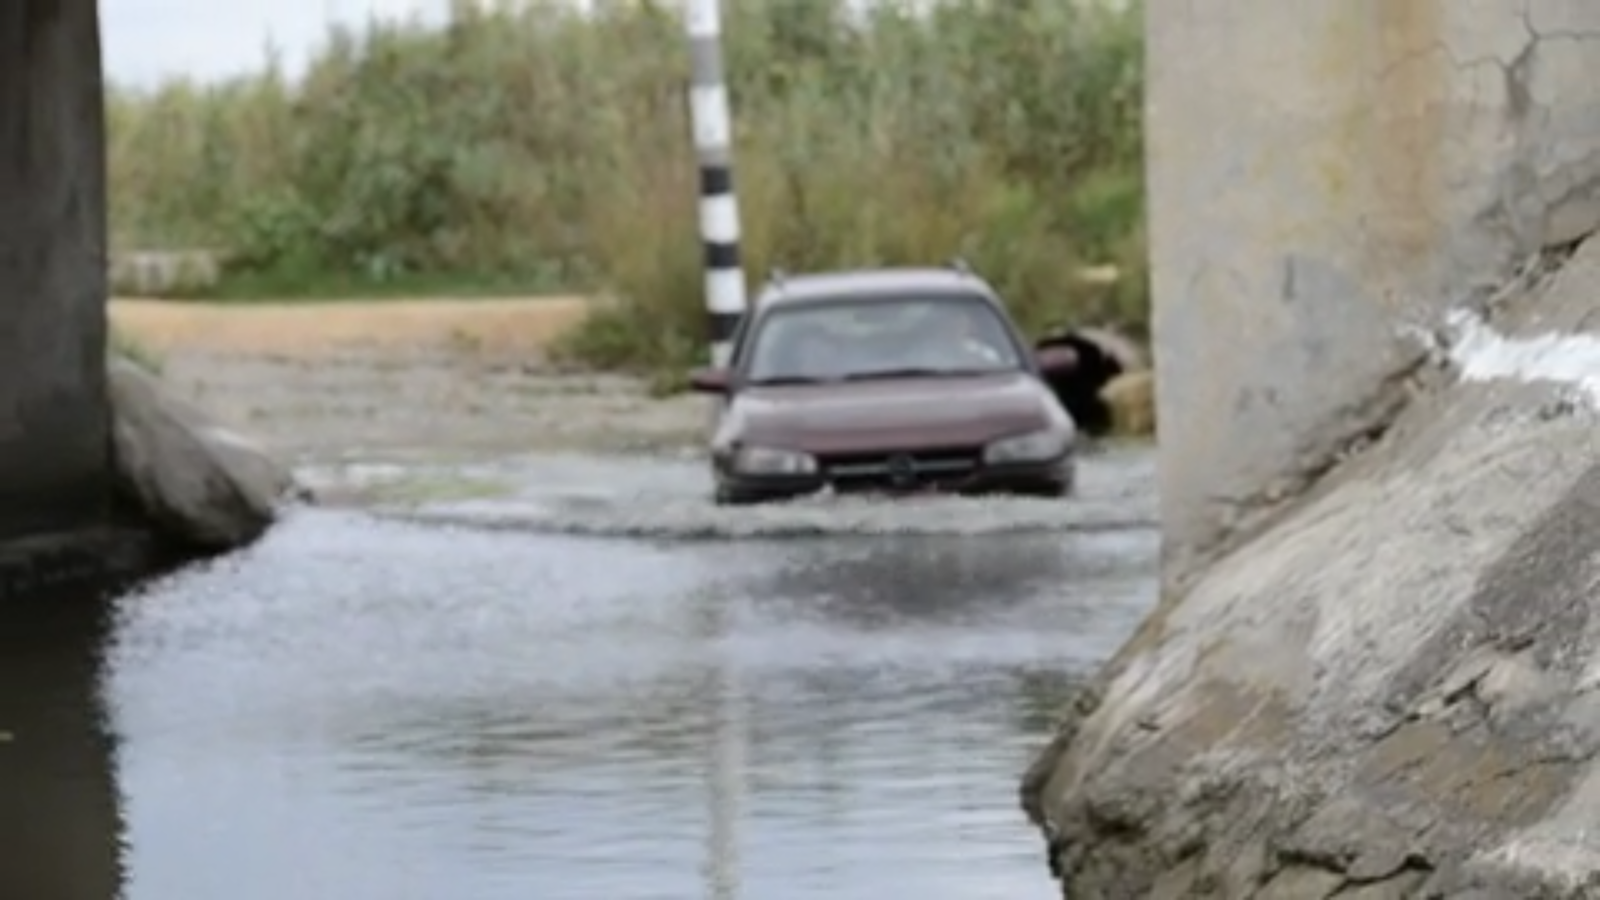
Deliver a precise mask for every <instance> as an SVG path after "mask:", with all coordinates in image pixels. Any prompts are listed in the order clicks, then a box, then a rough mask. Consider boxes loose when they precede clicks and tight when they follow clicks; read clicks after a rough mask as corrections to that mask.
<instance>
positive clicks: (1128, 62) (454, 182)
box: [108, 0, 1146, 365]
mask: <svg viewBox="0 0 1600 900" xmlns="http://www.w3.org/2000/svg"><path fill="white" fill-rule="evenodd" d="M598 6H599V10H598V11H597V12H595V13H594V14H593V15H591V16H588V17H584V16H580V15H578V14H575V13H573V12H571V11H570V9H569V8H568V7H567V6H565V5H563V4H558V3H541V2H537V0H534V2H526V3H520V4H515V5H510V4H506V3H498V4H494V5H487V4H482V3H477V2H471V0H457V2H456V3H455V6H454V10H453V13H452V15H451V18H450V21H449V22H448V24H447V25H446V26H444V27H442V28H430V27H427V26H424V25H422V24H420V23H417V22H402V21H375V22H372V23H370V24H368V25H367V26H366V27H365V28H363V29H359V30H351V29H335V30H333V31H332V32H331V33H330V35H329V39H328V43H327V45H326V48H325V49H324V50H323V51H322V52H321V53H320V54H319V55H318V56H317V57H316V58H315V59H314V61H313V63H312V64H311V66H310V68H309V70H308V72H307V73H306V74H305V75H304V77H303V78H299V79H293V80H291V79H289V78H287V77H285V75H284V74H283V73H282V71H281V69H280V67H279V66H278V65H276V63H275V62H274V61H273V60H271V59H269V60H267V61H266V63H265V64H264V65H263V67H262V69H261V71H260V72H259V73H258V74H256V75H253V76H251V77H248V78H243V79H239V80H234V81H231V82H227V83H224V84H215V85H197V84H190V83H171V84H167V85H164V86H162V87H160V88H158V89H156V90H153V91H146V92H134V91H129V90H122V89H117V90H114V91H113V92H112V97H111V99H110V101H109V110H108V118H109V125H110V134H111V150H110V157H111V175H112V189H113V210H112V220H113V222H112V226H113V235H114V240H115V242H116V243H117V244H119V245H120V246H123V247H132V246H188V247H193V246H211V247H218V248H220V249H223V250H225V251H227V252H228V253H229V254H230V268H229V271H230V272H231V273H232V277H233V278H234V279H236V280H237V279H247V280H249V279H254V282H255V283H260V284H266V285H271V286H273V288H274V289H277V290H282V291H299V292H311V291H316V290H318V289H319V286H321V285H325V284H328V283H340V284H348V283H349V282H351V281H352V280H354V281H357V282H361V283H366V284H369V285H371V286H373V287H374V288H378V287H381V286H382V285H384V284H393V283H396V282H399V281H403V280H405V279H407V278H415V277H422V278H429V279H434V280H435V281H437V280H438V279H440V278H446V279H458V280H459V281H460V282H462V283H463V284H469V283H481V282H491V283H494V284H500V285H512V284H517V285H523V286H526V287H528V288H530V289H532V288H551V289H556V288H559V289H566V290H586V291H594V292H596V293H597V294H600V295H603V296H606V297H609V298H611V299H612V301H613V302H612V303H610V304H608V305H606V306H604V307H602V308H601V309H600V311H599V313H598V314H597V315H596V316H595V317H593V319H592V321H591V322H590V323H589V325H588V326H587V327H585V328H584V329H583V330H582V332H581V333H580V334H579V335H577V336H576V337H575V339H574V341H573V343H572V347H571V349H573V350H575V351H576V352H579V353H581V354H582V355H583V356H585V357H586V358H587V359H589V360H590V361H592V362H595V363H600V364H610V365H625V364H626V365H658V364H665V363H674V364H675V363H680V362H683V361H685V360H686V359H687V358H688V357H689V356H690V355H692V354H693V353H694V352H696V351H697V349H698V348H699V346H700V345H701V343H702V341H701V333H702V328H703V326H702V317H701V302H702V301H701V290H702V287H701V281H700V269H699V266H700V261H699V260H700V256H699V244H698V238H697V236H696V229H695V221H696V212H695V208H696V207H695V205H696V175H695V166H694V157H693V149H692V146H691V144H690V136H689V129H688V118H687V110H686V99H685V90H684V85H685V78H686V74H687V59H686V54H687V50H686V47H685V42H684V38H683V35H682V30H681V27H680V23H679V21H678V19H677V14H676V12H675V11H673V9H671V8H670V7H669V5H668V4H665V3H659V2H652V0H613V2H609V3H600V4H598ZM850 6H851V4H848V3H846V2H843V0H724V9H725V15H726V23H727V34H728V38H727V40H728V45H727V52H728V54H729V65H730V83H731V85H732V89H733V104H734V119H735V124H736V131H737V135H736V140H737V157H736V178H737V183H738V188H739V192H740V200H741V203H742V214H743V218H744V224H745V247H744V249H745V254H746V260H747V261H748V264H749V271H750V272H751V274H752V276H759V275H760V274H761V273H763V272H764V271H766V269H767V268H768V267H769V266H772V265H779V266H782V267H783V268H785V269H788V270H790V271H796V270H804V269H809V268H819V267H836V266H847V265H858V264H892V263H910V262H937V261H942V260H945V259H948V258H950V257H953V256H957V255H959V256H962V257H965V258H966V259H967V260H969V261H970V262H971V263H972V264H973V265H974V266H975V267H978V268H979V269H980V270H981V271H982V272H983V273H984V274H985V275H986V276H988V277H989V278H990V279H991V280H993V281H994V282H995V283H996V285H997V287H999V288H1000V289H1001V290H1002V291H1003V292H1004V293H1005V294H1006V295H1007V296H1008V298H1009V300H1010V301H1011V302H1012V303H1013V305H1014V307H1015V309H1016V310H1017V312H1018V314H1019V316H1020V317H1021V319H1022V320H1023V321H1024V323H1025V324H1026V325H1028V326H1029V327H1040V326H1043V325H1046V324H1049V323H1051V322H1053V321H1056V320H1072V321H1081V320H1085V319H1093V320H1100V321H1106V320H1111V321H1116V322H1120V323H1123V324H1128V325H1132V326H1135V327H1137V326H1140V325H1142V324H1143V321H1144V318H1145V310H1146V282H1145V276H1144V232H1143V223H1142V213H1141V209H1142V187H1143V185H1142V172H1141V164H1140V154H1141V146H1140V132H1139V105H1140V97H1141V89H1142V85H1141V70H1142V59H1141V54H1142V46H1141V28H1140V16H1141V9H1140V7H1139V4H1138V3H1137V2H1134V3H1131V4H1122V3H1109V2H1106V0H942V2H937V3H934V4H932V5H931V7H930V6H929V4H927V3H920V4H916V7H917V8H916V9H913V8H912V6H911V5H903V4H900V3H896V2H892V0H879V2H877V3H875V4H873V5H872V6H871V11H870V12H869V13H867V14H866V15H865V16H864V17H863V16H862V15H859V14H852V13H850V12H849V11H848V10H849V8H850ZM1108 263H1109V264H1115V265H1117V266H1119V268H1120V269H1121V272H1122V277H1121V278H1120V279H1118V280H1117V281H1116V282H1115V283H1114V284H1111V285H1106V284H1094V283H1090V282H1089V281H1087V280H1086V279H1084V278H1082V277H1081V273H1082V270H1083V268H1084V267H1085V266H1088V265H1097V264H1108Z"/></svg>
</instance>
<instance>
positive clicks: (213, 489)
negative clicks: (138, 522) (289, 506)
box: [108, 357, 294, 552]
mask: <svg viewBox="0 0 1600 900" xmlns="http://www.w3.org/2000/svg"><path fill="white" fill-rule="evenodd" d="M108 371H109V378H110V391H111V408H112V419H113V434H114V445H113V446H114V454H115V460H116V475H117V483H118V487H119V492H120V493H121V494H122V496H124V497H125V498H127V499H128V500H130V501H131V502H132V503H133V504H134V505H135V506H136V507H137V511H138V513H139V514H140V516H141V517H142V518H144V519H146V520H147V521H148V522H149V523H150V524H151V525H152V526H153V527H154V528H155V530H156V531H158V532H159V533H160V534H161V536H162V537H164V538H167V539H169V540H170V541H172V542H173V543H174V544H176V545H178V546H180V547H182V548H184V549H187V550H192V551H197V552H215V551H222V550H228V549H232V548H234V547H239V546H243V545H245V544H248V543H250V542H251V541H254V540H255V539H256V538H257V537H259V536H260V535H261V534H262V533H263V532H265V531H266V530H267V529H268V528H269V527H270V526H271V525H272V523H273V522H274V520H275V519H276V517H277V512H278V509H279V508H280V504H281V502H282V501H283V500H284V499H286V498H287V496H288V495H289V493H290V492H291V491H292V490H293V488H294V481H293V478H292V477H291V475H290V474H289V472H288V470H287V469H285V468H284V467H283V466H280V465H279V464H278V463H276V462H275V461H274V460H273V459H272V458H271V457H270V456H268V455H267V454H266V453H265V452H263V451H262V450H261V449H260V448H258V447H256V446H255V445H253V444H251V443H250V442H249V441H247V440H245V439H244V438H242V437H240V436H239V435H237V434H234V433H233V432H230V431H228V430H226V429H224V428H221V427H219V426H217V425H216V424H214V423H212V422H211V421H209V420H208V419H207V417H206V416H205V414H204V413H202V412H200V411H199V410H198V409H196V408H194V407H193V406H191V405H189V404H187V403H184V402H183V401H181V400H179V399H178V398H176V397H173V396H171V395H170V394H168V393H167V392H166V391H165V390H164V389H163V388H162V386H161V384H160V382H159V381H158V380H157V379H156V377H155V376H154V375H152V374H150V373H149V372H147V371H145V370H144V369H142V368H140V367H139V366H138V365H136V364H134V363H132V362H130V361H128V360H125V359H121V358H115V357H114V358H112V359H111V360H110V362H109V364H108Z"/></svg>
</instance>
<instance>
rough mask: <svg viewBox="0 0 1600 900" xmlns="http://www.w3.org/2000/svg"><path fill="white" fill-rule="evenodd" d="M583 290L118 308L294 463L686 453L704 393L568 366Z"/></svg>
mask: <svg viewBox="0 0 1600 900" xmlns="http://www.w3.org/2000/svg"><path fill="white" fill-rule="evenodd" d="M585 309H586V306H585V301H584V300H582V299H581V298H575V297H529V298H512V299H495V300H476V299H470V300H468V299H460V300H458V299H448V298H440V299H418V300H385V301H357V302H339V303H332V302H317V303H304V302H301V303H292V304H287V303H286V304H246V305H220V304H205V303H190V302H166V301H158V300H114V301H113V302H112V304H111V318H112V322H113V325H114V326H115V327H116V328H117V330H118V331H119V332H120V333H121V334H122V335H124V336H125V337H126V338H128V339H130V340H131V341H133V342H134V343H135V344H137V345H138V346H139V347H141V348H142V349H143V350H145V351H147V352H148V354H149V355H150V356H152V357H153V358H154V359H156V360H157V361H158V362H159V364H160V367H161V371H162V376H163V378H164V379H165V380H166V381H167V382H168V383H169V384H170V385H171V386H172V387H173V388H174V389H176V390H177V391H178V392H180V393H181V394H182V395H184V396H186V397H187V398H189V399H191V400H193V401H195V402H196V403H198V404H199V405H201V406H202V407H203V408H205V409H207V410H208V411H210V412H211V413H213V414H214V415H216V416H217V417H218V418H219V419H220V420H222V421H223V422H224V423H226V424H228V425H230V426H232V427H234V428H236V429H238V430H239V431H241V432H243V433H246V434H250V435H252V436H254V437H256V438H258V439H260V440H262V441H264V442H265V443H267V444H268V445H269V446H271V447H272V448H274V449H275V450H277V451H279V452H280V453H283V454H285V455H287V456H288V457H289V458H291V459H292V460H293V461H295V462H310V461H314V460H331V459H340V458H346V459H348V458H360V459H363V460H373V459H390V458H401V459H404V458H415V457H419V456H420V457H425V458H427V459H430V460H441V459H444V458H448V457H449V456H450V455H451V454H455V455H460V456H475V455H498V454H505V453H523V452H534V451H552V450H596V451H641V450H660V449H665V448H673V447H680V446H684V445H687V444H690V443H692V442H693V441H694V440H695V439H696V438H698V437H700V436H701V435H703V434H704V429H705V425H706V422H707V415H708V413H707V408H706V403H705V401H704V400H703V399H701V398H698V397H676V398H670V399H667V400H659V399H654V398H651V397H649V396H648V394H647V393H646V391H645V389H644V387H643V385H642V384H641V383H640V382H638V381H637V380H634V379H630V378H626V377H622V376H615V375H592V374H581V373H571V372H563V371H560V370H558V369H557V368H556V367H554V366H552V365H550V364H549V362H548V359H547V353H546V351H547V349H548V347H549V346H550V343H551V341H552V340H553V339H554V338H555V337H556V336H558V335H559V334H561V333H562V332H563V331H565V330H566V329H568V328H571V327H573V326H574V325H576V324H577V323H578V322H579V321H581V320H582V317H583V315H584V313H585Z"/></svg>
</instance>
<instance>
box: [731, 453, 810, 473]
mask: <svg viewBox="0 0 1600 900" xmlns="http://www.w3.org/2000/svg"><path fill="white" fill-rule="evenodd" d="M733 467H734V469H736V470H737V471H738V472H739V473H740V474H744V475H811V474H814V473H815V472H816V471H817V459H816V457H814V456H812V455H811V454H809V453H801V452H799V451H797V450H783V449H780V448H777V447H740V448H739V449H738V451H737V452H736V453H734V456H733Z"/></svg>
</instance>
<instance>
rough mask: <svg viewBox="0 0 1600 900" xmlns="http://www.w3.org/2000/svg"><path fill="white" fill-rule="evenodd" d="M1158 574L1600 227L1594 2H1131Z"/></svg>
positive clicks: (1354, 430)
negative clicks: (1141, 156) (1453, 330)
mask: <svg viewBox="0 0 1600 900" xmlns="http://www.w3.org/2000/svg"><path fill="white" fill-rule="evenodd" d="M1146 10H1147V31H1148V54H1149V63H1148V67H1149V68H1148V85H1149V87H1148V100H1147V104H1148V108H1147V122H1148V126H1147V145H1148V147H1149V159H1148V165H1149V196H1150V198H1151V221H1150V227H1151V243H1152V248H1153V249H1152V256H1153V266H1154V275H1153V279H1154V281H1153V285H1154V291H1155V322H1154V330H1155V345H1156V363H1157V366H1158V371H1159V374H1160V378H1159V387H1158V397H1157V404H1158V410H1159V416H1160V422H1161V432H1162V449H1163V453H1162V472H1161V489H1162V493H1163V501H1162V502H1163V516H1164V519H1165V523H1166V529H1167V533H1166V545H1167V554H1166V555H1167V563H1168V571H1169V573H1174V572H1176V573H1179V574H1181V572H1182V570H1183V569H1184V568H1186V566H1187V561H1188V560H1191V559H1192V557H1193V554H1194V553H1195V552H1196V551H1199V550H1204V549H1205V548H1207V547H1210V546H1214V545H1215V544H1216V543H1217V542H1218V541H1219V540H1221V539H1223V538H1224V537H1225V536H1226V535H1227V534H1228V533H1229V532H1230V531H1231V530H1233V529H1235V528H1236V527H1239V526H1241V525H1246V524H1248V522H1249V519H1250V518H1251V516H1252V514H1254V513H1257V512H1259V511H1261V510H1262V509H1264V508H1265V507H1268V506H1270V505H1271V504H1272V503H1273V502H1274V501H1275V500H1276V499H1278V498H1279V497H1281V496H1284V495H1292V494H1293V493H1294V492H1295V491H1296V490H1298V489H1299V488H1300V487H1302V486H1304V485H1305V484H1306V483H1307V482H1308V481H1309V480H1311V479H1313V478H1314V477H1315V476H1316V475H1317V474H1319V473H1320V471H1322V470H1323V468H1324V467H1325V466H1326V465H1327V464H1328V463H1329V462H1330V460H1331V459H1332V458H1334V457H1335V456H1336V455H1337V453H1338V451H1339V450H1340V448H1341V447H1342V446H1344V445H1345V444H1347V443H1348V442H1349V441H1350V440H1351V439H1352V438H1354V437H1356V436H1357V435H1360V434H1361V433H1363V432H1365V431H1368V430H1370V429H1372V428H1373V427H1374V426H1378V425H1381V423H1382V422H1383V421H1384V420H1385V419H1386V418H1387V417H1388V416H1390V415H1391V414H1392V412H1393V410H1394V408H1395V407H1396V405H1397V402H1398V399H1399V398H1398V394H1399V393H1401V390H1402V382H1403V380H1404V376H1405V374H1406V372H1407V370H1408V368H1409V367H1411V366H1413V365H1414V364H1415V363H1416V362H1417V361H1418V358H1419V355H1420V354H1421V352H1422V347H1421V343H1420V342H1419V341H1417V340H1416V339H1415V338H1414V337H1412V336H1409V335H1408V330H1409V329H1410V328H1411V327H1412V326H1418V327H1423V328H1431V327H1434V326H1437V324H1438V323H1439V321H1440V319H1441V318H1442V315H1443V313H1444V312H1445V311H1446V310H1447V309H1449V308H1450V307H1452V306H1462V305H1474V304H1478V305H1481V304H1482V303H1483V302H1484V300H1485V298H1486V297H1487V296H1488V295H1490V294H1492V293H1493V291H1494V289H1495V288H1496V287H1497V286H1498V285H1499V284H1501V283H1503V282H1504V281H1505V280H1506V279H1507V278H1508V277H1509V275H1510V273H1511V272H1512V271H1513V270H1514V269H1515V268H1516V267H1517V266H1518V265H1519V263H1521V262H1523V261H1524V260H1526V259H1527V258H1528V257H1529V255H1530V254H1532V253H1535V252H1536V251H1538V250H1539V249H1540V248H1542V247H1547V246H1554V245H1558V244H1562V243H1567V242H1571V241H1572V240H1574V239H1575V238H1577V237H1579V236H1581V235H1583V234H1585V233H1587V232H1589V231H1591V230H1593V229H1594V227H1595V224H1596V220H1597V217H1600V194H1597V192H1596V184H1597V183H1600V143H1597V140H1600V104H1597V103H1596V100H1597V99H1600V3H1595V2H1594V0H1295V2H1292V3H1288V2H1283V0H1228V2H1226V3H1221V2H1218V3H1195V2H1193V0H1146Z"/></svg>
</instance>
